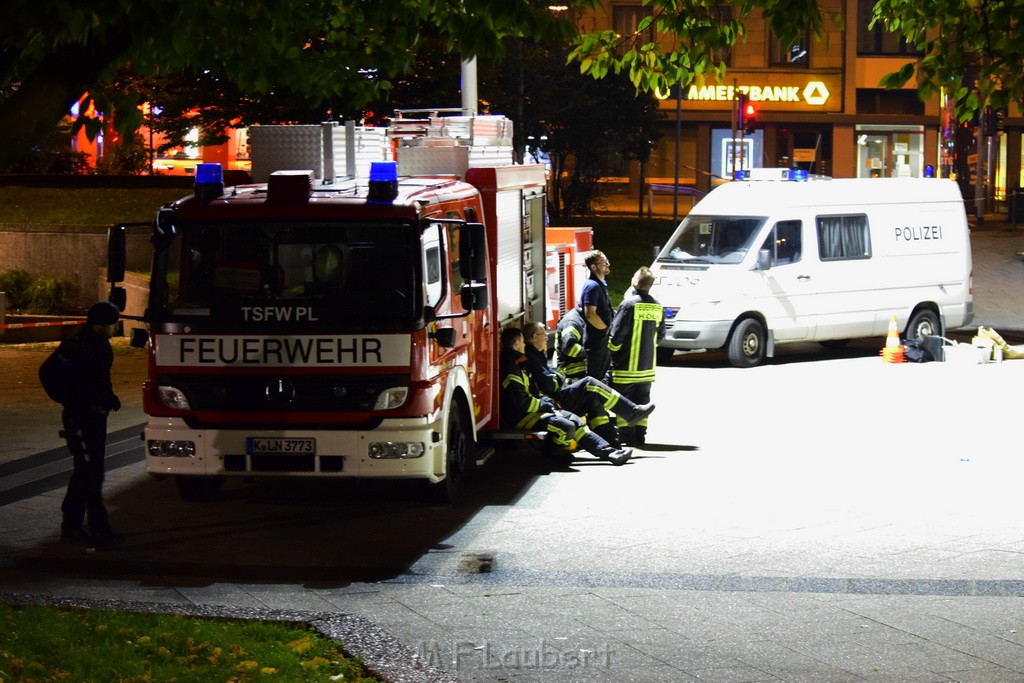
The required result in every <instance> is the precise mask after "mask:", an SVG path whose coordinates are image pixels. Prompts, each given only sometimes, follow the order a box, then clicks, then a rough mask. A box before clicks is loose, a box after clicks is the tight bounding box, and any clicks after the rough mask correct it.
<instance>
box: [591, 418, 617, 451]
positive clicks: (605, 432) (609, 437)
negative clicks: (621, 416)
mask: <svg viewBox="0 0 1024 683" xmlns="http://www.w3.org/2000/svg"><path fill="white" fill-rule="evenodd" d="M593 431H594V433H595V434H597V435H598V436H600V437H601V438H602V439H604V440H605V441H607V442H608V444H609V445H610V446H611V447H612V448H618V447H619V445H620V441H619V430H618V428H616V426H615V425H614V424H612V423H611V422H609V423H607V424H603V425H601V426H600V427H594V429H593Z"/></svg>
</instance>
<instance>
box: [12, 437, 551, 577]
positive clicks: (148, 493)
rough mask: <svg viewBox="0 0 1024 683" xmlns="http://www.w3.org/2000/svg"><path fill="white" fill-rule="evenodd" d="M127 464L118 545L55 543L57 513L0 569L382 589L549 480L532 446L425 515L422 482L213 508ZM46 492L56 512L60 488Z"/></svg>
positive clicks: (281, 484) (235, 488)
mask: <svg viewBox="0 0 1024 683" xmlns="http://www.w3.org/2000/svg"><path fill="white" fill-rule="evenodd" d="M129 467H130V468H132V469H131V474H130V475H128V476H129V480H128V481H127V483H125V484H122V485H120V486H117V485H112V484H110V483H108V486H107V490H108V491H110V490H112V489H113V491H114V492H113V493H109V494H108V496H107V507H108V509H109V510H110V518H111V523H112V525H113V526H114V528H115V529H117V530H118V531H119V532H120V533H123V534H124V535H125V536H126V539H127V540H126V542H125V544H124V545H122V546H119V547H117V548H113V549H109V550H101V551H96V550H91V549H88V548H86V547H85V546H83V545H78V544H69V543H64V542H61V541H60V540H59V539H58V532H57V526H58V523H59V512H57V511H56V510H54V511H53V513H47V515H48V516H47V519H46V520H45V521H44V522H42V524H43V525H45V526H51V525H52V528H53V532H52V534H49V535H44V536H42V537H41V538H40V540H38V541H36V542H34V543H26V544H23V545H22V546H21V547H14V548H12V547H10V546H9V544H8V543H7V542H0V556H2V560H0V569H5V570H8V571H11V570H13V571H15V572H17V571H22V572H55V573H62V574H73V575H76V576H89V575H94V576H95V575H98V576H102V578H104V579H114V578H120V579H134V580H140V579H141V580H144V581H146V582H147V583H149V584H151V585H167V586H183V585H184V586H188V585H192V586H203V585H209V584H211V583H218V582H243V583H245V582H251V583H256V582H282V583H289V584H310V583H316V584H321V585H325V586H334V587H337V586H344V585H347V584H349V583H352V582H373V581H386V580H388V579H393V578H395V577H397V576H400V575H402V574H403V573H405V572H406V571H407V570H408V568H409V567H410V566H411V565H412V564H414V563H415V562H416V561H417V560H419V559H420V558H421V557H422V556H424V555H425V554H427V553H431V552H443V551H445V550H446V546H445V544H444V543H443V541H444V539H446V538H448V537H450V536H451V535H452V534H453V533H455V532H456V531H457V530H458V529H460V528H462V527H463V526H465V525H467V524H470V523H472V520H473V518H474V516H475V515H477V514H478V513H479V512H480V511H481V510H483V509H484V508H486V507H490V506H506V505H513V504H515V502H516V501H517V500H518V499H519V497H520V496H522V495H523V494H524V493H525V492H526V491H527V490H528V489H529V488H530V486H531V485H532V484H533V483H534V482H535V481H537V479H538V478H540V477H543V476H546V475H547V474H549V473H550V472H551V471H552V468H551V467H549V466H548V464H547V463H545V462H544V461H543V460H542V458H541V456H540V454H539V453H537V452H535V451H531V450H530V449H528V448H521V449H517V450H502V451H499V452H498V453H497V454H496V455H495V456H494V457H492V458H491V460H490V461H489V462H488V463H487V464H486V465H485V466H484V467H483V468H482V470H481V471H479V472H477V473H476V476H475V477H474V478H473V479H472V480H471V481H470V482H469V483H468V490H467V491H466V492H465V496H464V498H463V500H462V501H460V502H459V503H458V504H455V505H451V506H430V505H428V504H427V503H425V502H423V499H424V496H423V495H422V494H423V488H422V486H421V485H422V482H413V481H409V482H401V481H400V482H382V481H352V480H335V481H328V480H323V479H319V480H300V479H293V480H280V479H275V480H270V479H265V480H264V479H254V480H235V481H228V482H227V483H226V484H225V487H224V490H223V493H222V495H221V497H220V499H218V500H216V501H211V502H204V503H189V502H185V501H182V500H181V499H180V498H179V497H178V494H177V489H176V487H175V485H174V482H173V480H172V479H164V480H156V479H153V478H151V477H149V476H148V475H146V474H145V471H144V466H143V465H142V463H136V464H133V465H130V466H129ZM128 471H129V470H128V468H126V469H124V470H120V471H118V476H119V477H122V478H123V477H124V476H125V475H121V474H120V472H128ZM110 479H111V477H110V473H108V481H109V480H110ZM45 495H47V496H49V497H51V498H52V497H54V496H55V497H57V501H58V502H57V504H56V505H57V506H59V499H60V497H61V496H62V490H60V489H57V490H53V491H51V492H50V493H49V494H45ZM50 505H51V507H52V502H51V504H50ZM19 507H20V506H19ZM37 507H39V506H37ZM26 514H28V513H26ZM50 514H53V515H54V517H56V518H51V517H49V515H50ZM38 526H39V523H38V522H36V523H35V527H38ZM3 546H7V547H3Z"/></svg>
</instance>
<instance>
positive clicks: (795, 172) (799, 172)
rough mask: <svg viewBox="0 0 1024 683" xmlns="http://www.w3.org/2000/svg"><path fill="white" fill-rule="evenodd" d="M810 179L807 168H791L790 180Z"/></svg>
mask: <svg viewBox="0 0 1024 683" xmlns="http://www.w3.org/2000/svg"><path fill="white" fill-rule="evenodd" d="M808 178H810V173H809V172H808V171H807V169H806V168H791V169H789V179H790V180H807V179H808Z"/></svg>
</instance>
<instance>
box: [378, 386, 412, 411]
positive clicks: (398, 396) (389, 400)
mask: <svg viewBox="0 0 1024 683" xmlns="http://www.w3.org/2000/svg"><path fill="white" fill-rule="evenodd" d="M407 398H409V387H392V388H390V389H385V390H384V391H382V392H380V396H378V397H377V402H376V403H374V404H373V409H374V410H390V409H391V408H398V407H400V406H401V405H402V404H403V403H405V399H407Z"/></svg>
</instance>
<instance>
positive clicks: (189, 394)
mask: <svg viewBox="0 0 1024 683" xmlns="http://www.w3.org/2000/svg"><path fill="white" fill-rule="evenodd" d="M158 381H159V383H160V384H161V385H162V386H173V387H176V388H177V389H179V390H181V391H182V392H183V393H184V394H185V397H186V398H187V399H188V402H189V405H190V406H191V407H192V409H193V410H202V411H244V412H261V411H266V412H280V411H282V410H288V411H302V412H318V411H326V412H343V411H368V410H372V409H373V405H374V403H375V402H376V401H377V397H378V396H380V394H381V392H382V391H384V390H385V389H390V388H392V387H398V386H409V376H408V375H367V376H353V375H347V376H339V375H291V376H287V377H284V376H273V375H257V376H253V375H239V376H227V377H225V376H218V377H213V376H208V375H194V376H193V375H188V376H185V375H175V376H173V377H171V376H162V377H160V378H159V379H158Z"/></svg>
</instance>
